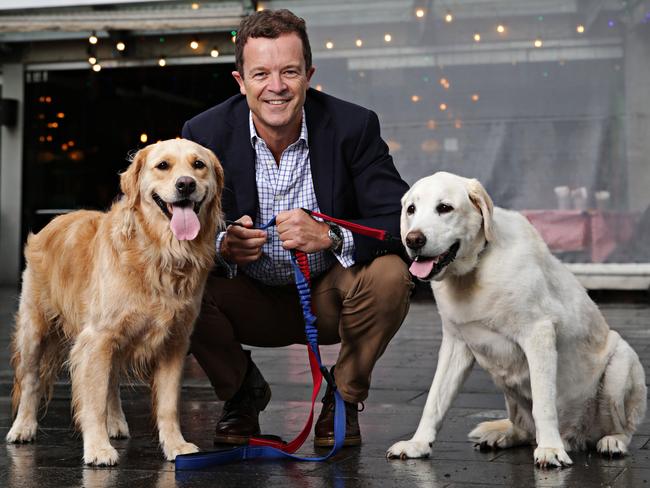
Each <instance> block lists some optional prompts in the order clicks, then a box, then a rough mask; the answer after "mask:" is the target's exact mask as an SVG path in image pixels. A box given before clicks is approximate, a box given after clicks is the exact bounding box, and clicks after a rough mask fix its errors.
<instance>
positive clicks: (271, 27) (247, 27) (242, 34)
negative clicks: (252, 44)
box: [235, 9, 311, 77]
mask: <svg viewBox="0 0 650 488" xmlns="http://www.w3.org/2000/svg"><path fill="white" fill-rule="evenodd" d="M292 32H295V33H296V34H298V37H300V40H301V41H302V52H303V56H304V58H305V71H308V70H309V68H311V47H310V45H309V37H307V28H306V26H305V20H304V19H301V18H300V17H298V16H297V15H295V14H293V13H292V12H290V11H289V10H287V9H281V10H261V11H259V12H255V13H253V14H251V15H249V16H248V17H246V18H244V20H242V21H241V24H240V25H239V30H238V31H237V38H236V39H235V68H236V69H237V71H239V74H240V75H241V76H242V77H244V46H245V45H246V42H247V41H248V39H249V38H250V37H253V38H256V37H266V38H267V39H277V38H278V37H280V35H282V34H290V33H292Z"/></svg>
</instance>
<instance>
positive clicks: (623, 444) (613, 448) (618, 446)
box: [596, 434, 627, 457]
mask: <svg viewBox="0 0 650 488" xmlns="http://www.w3.org/2000/svg"><path fill="white" fill-rule="evenodd" d="M596 450H597V451H598V452H599V453H600V454H602V455H604V456H612V457H617V456H625V455H626V454H627V439H626V438H625V437H624V436H622V435H616V434H614V435H606V436H605V437H603V438H602V439H600V440H599V441H598V444H596Z"/></svg>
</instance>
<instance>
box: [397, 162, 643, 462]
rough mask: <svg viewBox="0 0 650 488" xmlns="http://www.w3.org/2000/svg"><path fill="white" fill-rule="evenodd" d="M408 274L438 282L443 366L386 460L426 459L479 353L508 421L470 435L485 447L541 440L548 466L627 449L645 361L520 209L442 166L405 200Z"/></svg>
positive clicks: (639, 412) (539, 456) (637, 417)
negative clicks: (585, 453) (409, 432)
mask: <svg viewBox="0 0 650 488" xmlns="http://www.w3.org/2000/svg"><path fill="white" fill-rule="evenodd" d="M401 234H402V241H403V242H404V244H405V246H406V248H407V250H408V253H409V255H410V257H411V258H412V259H414V263H413V265H412V267H411V272H412V273H413V274H414V275H415V276H416V277H418V278H419V279H421V280H424V281H431V286H432V289H433V293H434V295H435V299H436V303H437V305H438V309H439V312H440V315H441V318H442V334H443V335H442V344H441V346H440V352H439V356H438V366H437V369H436V373H435V376H434V379H433V383H432V385H431V389H430V391H429V395H428V398H427V401H426V405H425V407H424V412H423V414H422V418H421V420H420V424H419V426H418V428H417V431H416V432H415V435H414V436H413V437H412V438H411V439H410V440H408V441H401V442H397V443H396V444H394V445H393V446H392V447H391V448H390V449H388V452H387V453H386V454H387V456H388V457H390V458H393V457H399V458H402V459H405V458H418V457H426V456H428V455H429V454H430V452H431V447H432V444H433V442H434V441H435V439H436V435H437V433H438V431H439V430H440V427H441V424H442V421H443V418H444V416H445V414H446V412H447V410H448V409H449V407H450V406H451V403H452V401H453V400H454V397H455V396H456V394H457V393H458V391H459V390H460V388H461V385H462V384H463V381H464V380H465V378H466V377H467V375H468V373H469V372H470V370H471V368H472V365H473V364H474V361H475V360H476V361H477V362H478V364H479V365H481V366H482V367H483V368H484V369H485V370H486V371H487V372H488V373H490V375H491V376H492V378H493V380H494V382H495V383H496V385H497V386H498V387H499V388H500V389H501V390H502V391H503V392H504V394H505V399H506V406H507V410H508V418H507V419H503V420H496V421H492V422H482V423H480V424H479V425H478V426H477V427H476V428H475V429H474V430H472V432H470V433H469V437H470V439H472V440H474V441H476V442H477V443H478V444H480V445H482V446H483V447H490V448H507V447H512V446H516V445H521V444H530V443H532V442H536V443H537V448H536V449H535V452H534V458H535V463H536V464H537V465H538V466H541V467H547V466H564V465H570V464H572V461H571V458H570V457H569V456H568V455H567V452H566V451H570V450H577V449H585V448H587V447H588V446H592V445H594V444H595V445H596V448H597V450H598V451H599V452H601V453H604V454H609V455H618V454H625V453H626V452H627V447H628V445H629V443H630V439H631V437H632V434H633V433H634V431H635V430H636V428H637V426H638V424H639V423H640V422H641V420H643V418H644V415H645V411H646V386H645V375H644V372H643V367H642V366H641V363H640V361H639V358H638V356H637V355H636V353H635V352H634V350H633V349H632V348H631V347H630V345H629V344H628V343H627V342H625V341H624V340H623V339H622V338H621V337H620V336H619V334H618V333H617V332H615V331H613V330H610V329H609V327H608V325H607V323H606V322H605V320H604V318H603V316H602V315H601V313H600V311H599V310H598V308H597V306H596V305H595V304H594V303H593V302H592V301H591V299H590V298H589V296H588V295H587V293H586V292H585V290H584V288H583V287H582V286H581V285H580V283H579V282H578V281H577V280H576V278H575V277H574V276H573V275H572V274H571V272H570V271H569V270H568V269H567V268H566V267H565V266H563V265H562V263H560V261H559V260H558V259H556V258H555V257H554V256H553V255H551V253H550V252H549V250H548V248H547V246H546V244H545V243H544V242H543V241H542V239H541V238H540V236H539V235H538V234H537V232H536V231H535V229H534V228H533V227H532V225H530V224H529V222H528V221H527V220H526V218H524V217H523V216H522V215H521V214H519V213H517V212H513V211H509V210H504V209H501V208H498V207H497V208H494V207H493V205H492V201H491V199H490V197H489V196H488V194H487V193H486V191H485V189H484V188H483V186H482V185H481V184H480V183H479V182H478V181H477V180H474V179H467V178H463V177H460V176H456V175H453V174H450V173H444V172H440V173H436V174H434V175H433V176H429V177H427V178H423V179H422V180H420V181H418V182H417V183H415V185H414V186H413V187H412V188H411V190H410V191H409V192H408V193H407V194H406V195H404V197H403V199H402V219H401Z"/></svg>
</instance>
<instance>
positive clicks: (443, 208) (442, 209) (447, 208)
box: [436, 203, 454, 214]
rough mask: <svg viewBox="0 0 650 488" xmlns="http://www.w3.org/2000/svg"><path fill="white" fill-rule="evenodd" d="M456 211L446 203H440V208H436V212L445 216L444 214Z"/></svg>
mask: <svg viewBox="0 0 650 488" xmlns="http://www.w3.org/2000/svg"><path fill="white" fill-rule="evenodd" d="M453 209H454V207H452V206H451V205H447V204H446V203H439V204H438V206H437V207H436V212H438V213H439V214H444V213H449V212H451V211H452V210H453Z"/></svg>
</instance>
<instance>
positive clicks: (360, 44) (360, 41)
mask: <svg viewBox="0 0 650 488" xmlns="http://www.w3.org/2000/svg"><path fill="white" fill-rule="evenodd" d="M355 44H356V46H357V47H361V46H363V41H362V40H361V39H357V40H356V41H355Z"/></svg>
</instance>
